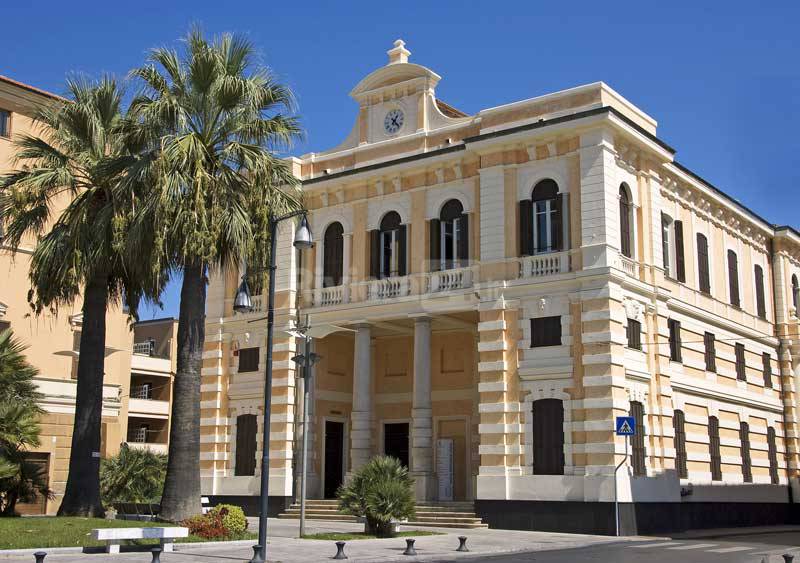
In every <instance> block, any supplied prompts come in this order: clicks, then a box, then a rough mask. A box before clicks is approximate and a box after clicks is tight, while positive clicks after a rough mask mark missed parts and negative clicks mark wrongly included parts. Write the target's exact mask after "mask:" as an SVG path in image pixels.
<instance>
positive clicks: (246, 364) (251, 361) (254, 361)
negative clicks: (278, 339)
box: [239, 348, 259, 373]
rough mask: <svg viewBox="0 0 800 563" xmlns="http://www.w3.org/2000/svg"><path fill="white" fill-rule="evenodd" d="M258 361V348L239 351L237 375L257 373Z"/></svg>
mask: <svg viewBox="0 0 800 563" xmlns="http://www.w3.org/2000/svg"><path fill="white" fill-rule="evenodd" d="M258 361H259V349H258V348H242V349H241V350H239V373H244V372H248V371H258Z"/></svg>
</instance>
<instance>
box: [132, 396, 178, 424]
mask: <svg viewBox="0 0 800 563" xmlns="http://www.w3.org/2000/svg"><path fill="white" fill-rule="evenodd" d="M128 414H129V415H130V416H143V417H146V418H161V419H163V418H167V417H168V416H169V401H154V400H152V399H141V398H137V397H134V396H133V394H131V397H130V400H129V401H128Z"/></svg>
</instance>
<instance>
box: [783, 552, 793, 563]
mask: <svg viewBox="0 0 800 563" xmlns="http://www.w3.org/2000/svg"><path fill="white" fill-rule="evenodd" d="M783 560H784V561H785V562H786V563H792V561H794V555H789V554H788V553H784V554H783Z"/></svg>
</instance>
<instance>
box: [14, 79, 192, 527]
mask: <svg viewBox="0 0 800 563" xmlns="http://www.w3.org/2000/svg"><path fill="white" fill-rule="evenodd" d="M58 99H59V97H58V96H56V95H55V94H51V93H49V92H45V91H43V90H39V89H38V88H34V87H32V86H29V85H27V84H22V83H20V82H17V81H15V80H12V79H10V78H7V77H4V76H0V173H4V172H7V171H11V170H13V169H14V166H15V165H14V162H13V154H14V151H13V147H12V139H13V137H14V136H16V135H20V134H25V133H27V134H37V135H38V134H41V131H40V130H39V129H38V127H37V126H36V125H35V124H34V123H33V121H32V117H33V115H34V114H35V111H36V108H38V107H40V106H41V105H42V104H48V103H51V102H53V101H56V100H58ZM66 203H67V200H66V199H65V200H64V201H63V205H64V206H65V205H66ZM33 244H34V241H33V240H30V241H27V242H26V244H23V245H22V247H21V248H19V249H18V251H17V254H16V256H12V254H11V250H10V248H8V247H6V246H4V245H3V240H2V218H0V331H2V330H5V329H7V328H11V329H12V330H13V331H14V336H15V337H16V338H17V339H19V340H20V341H21V342H23V343H24V344H25V345H26V346H27V350H26V352H25V354H26V357H27V359H28V361H29V362H30V363H31V364H33V365H34V366H35V367H36V368H38V370H39V377H38V378H37V383H38V386H39V391H40V392H41V393H42V394H43V395H44V398H43V400H42V403H41V404H42V407H43V408H44V409H45V411H46V412H47V414H46V415H45V416H44V417H43V419H42V421H41V429H42V432H41V446H40V447H39V448H36V449H35V450H34V451H32V452H31V453H30V458H31V459H32V460H34V461H36V462H38V463H41V464H42V466H43V467H44V468H45V470H46V472H47V476H48V480H49V486H50V488H51V489H52V490H53V491H54V493H55V498H54V499H52V500H46V499H41V500H40V501H39V502H35V503H31V504H26V505H20V506H18V508H19V511H20V512H21V513H24V514H54V513H55V512H56V511H57V510H58V507H59V504H60V502H61V498H62V496H63V494H64V489H65V487H66V481H67V470H68V467H69V455H70V448H71V440H72V425H73V414H74V412H75V389H76V377H77V368H78V361H77V360H78V352H79V347H80V331H81V305H82V304H81V303H80V302H77V303H75V304H74V305H73V306H71V307H63V308H61V310H59V311H58V313H52V312H50V311H45V312H43V313H42V314H41V315H39V316H36V315H34V314H33V313H32V312H31V308H30V305H29V304H28V301H27V294H28V290H29V288H30V281H29V279H28V268H29V264H30V256H31V252H32V250H33ZM106 326H107V331H108V332H107V334H106V359H105V370H106V371H105V380H104V385H103V397H104V401H103V422H102V424H103V427H102V434H101V436H102V448H101V455H102V456H103V457H106V456H109V455H113V454H115V453H117V452H118V451H119V447H120V445H121V444H122V443H124V442H127V443H128V444H129V445H130V446H131V447H145V448H149V449H152V450H154V451H159V452H166V448H167V444H168V435H169V414H170V404H171V402H170V401H171V393H172V391H171V384H172V379H173V377H174V374H175V354H174V349H175V332H176V328H177V321H175V320H174V319H159V320H155V321H143V322H139V323H135V324H134V326H133V327H131V326H130V323H129V320H128V315H127V313H126V312H124V311H123V310H122V308H121V307H113V306H112V307H110V308H109V313H108V318H107V319H106Z"/></svg>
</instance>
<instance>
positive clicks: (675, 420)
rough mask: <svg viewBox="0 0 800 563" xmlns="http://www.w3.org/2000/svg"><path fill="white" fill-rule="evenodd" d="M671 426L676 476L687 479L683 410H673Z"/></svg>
mask: <svg viewBox="0 0 800 563" xmlns="http://www.w3.org/2000/svg"><path fill="white" fill-rule="evenodd" d="M672 426H673V428H674V429H675V469H676V470H677V472H678V478H680V479H687V478H688V476H689V473H688V471H687V468H686V417H685V416H684V414H683V411H675V413H674V414H673V415H672Z"/></svg>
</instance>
